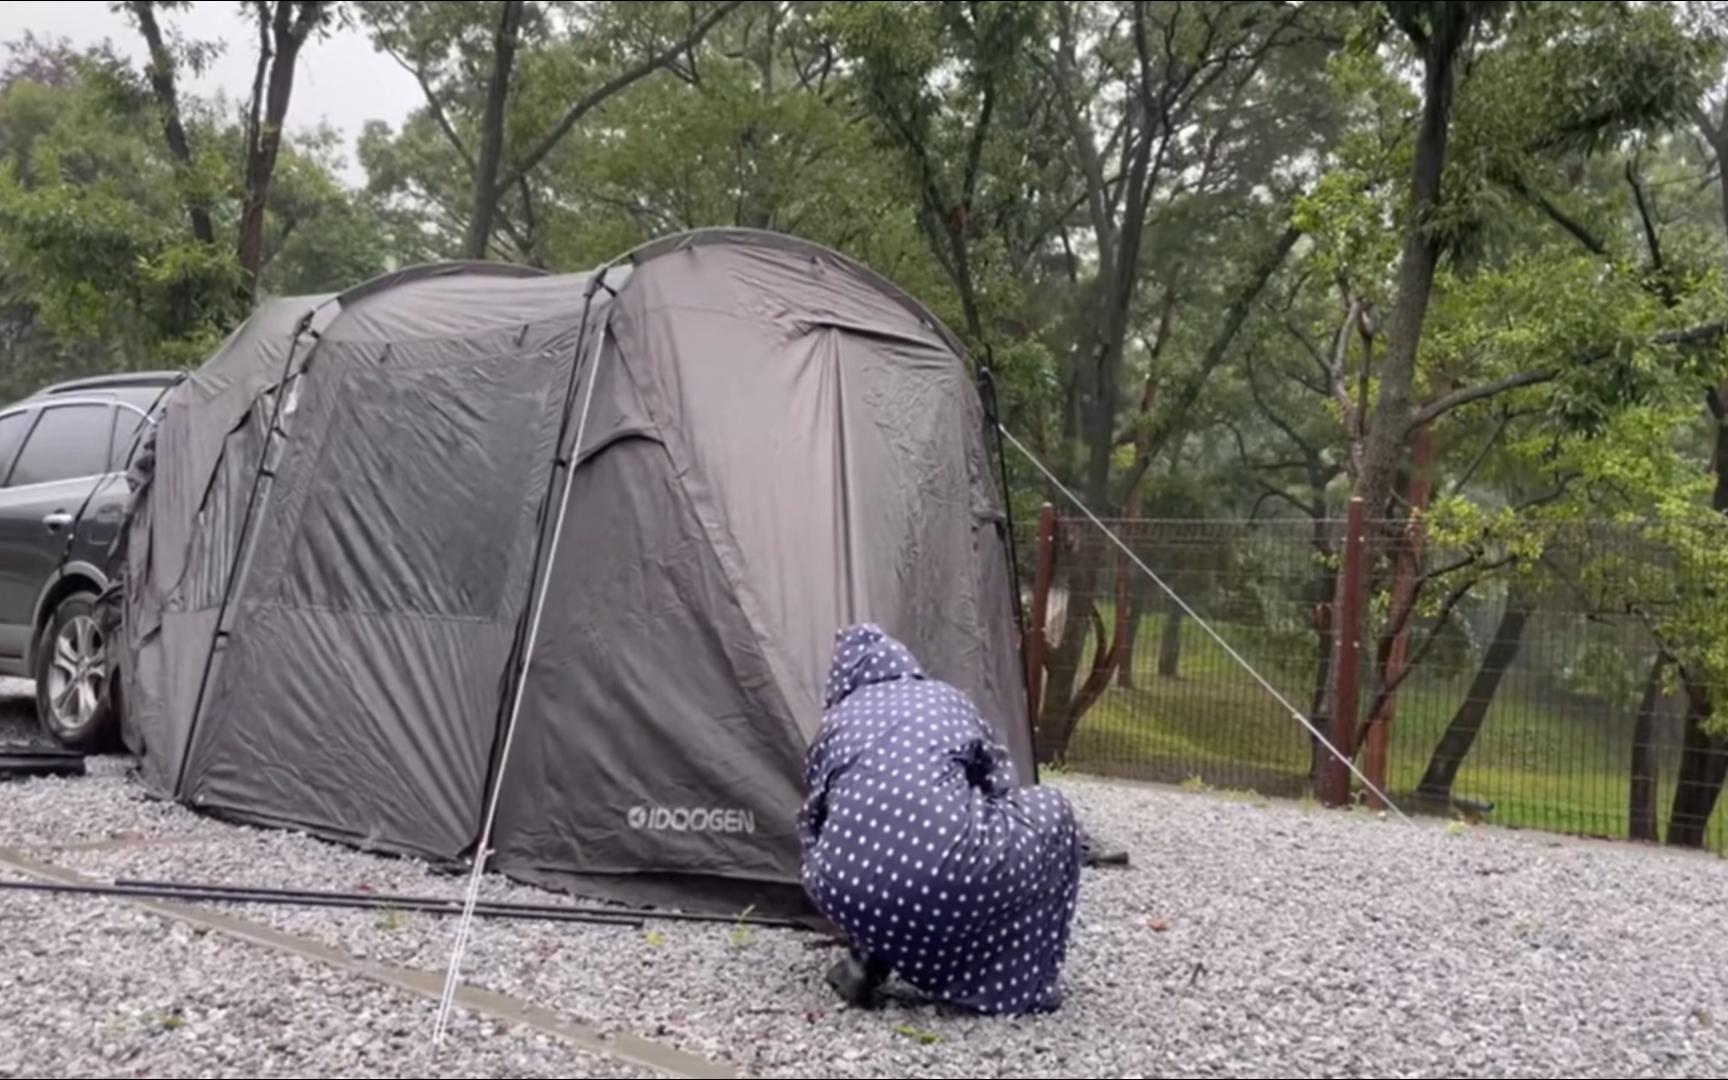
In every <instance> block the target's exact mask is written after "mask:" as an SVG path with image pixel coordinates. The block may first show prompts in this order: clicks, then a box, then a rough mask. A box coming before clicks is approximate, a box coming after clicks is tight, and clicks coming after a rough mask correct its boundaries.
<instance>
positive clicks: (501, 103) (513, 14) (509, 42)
mask: <svg viewBox="0 0 1728 1080" xmlns="http://www.w3.org/2000/svg"><path fill="white" fill-rule="evenodd" d="M525 6H526V0H505V4H504V9H503V11H502V13H501V14H500V16H499V19H498V29H497V31H496V32H495V33H494V34H493V38H492V76H491V79H490V81H489V82H488V83H487V85H486V109H485V112H484V113H483V115H482V118H481V122H480V156H479V157H478V158H477V159H476V160H475V163H474V203H473V209H472V211H471V212H470V214H469V217H468V238H467V240H466V241H464V243H463V252H462V253H463V255H465V256H466V257H467V258H470V259H484V258H485V257H486V256H487V254H488V252H489V251H490V250H491V247H492V233H493V230H494V229H495V228H496V222H497V219H498V199H499V197H500V195H501V194H502V190H501V186H500V184H499V173H500V172H501V171H502V169H503V163H504V125H505V121H506V119H507V110H508V106H509V104H510V81H511V77H512V76H513V75H514V74H515V69H516V47H517V45H518V44H519V43H520V41H521V37H522V18H523V13H524V12H523V9H524V7H525Z"/></svg>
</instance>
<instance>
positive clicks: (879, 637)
mask: <svg viewBox="0 0 1728 1080" xmlns="http://www.w3.org/2000/svg"><path fill="white" fill-rule="evenodd" d="M922 678H924V669H923V668H921V667H920V666H919V665H918V661H917V660H916V659H914V658H913V656H912V650H910V649H908V648H907V647H906V646H905V645H902V644H901V643H900V642H898V641H896V640H895V639H894V638H892V637H890V636H889V635H888V633H887V631H885V630H883V629H882V628H881V627H880V626H877V625H875V624H874V623H860V624H858V625H857V626H852V627H849V628H847V629H844V630H841V631H840V632H839V633H838V634H836V635H835V636H834V662H833V665H832V666H831V667H830V668H829V670H828V691H827V694H828V697H827V707H828V708H830V709H832V708H834V706H836V705H838V704H840V703H841V702H842V701H845V700H846V699H847V698H848V697H850V696H852V694H854V693H856V692H857V691H858V690H859V689H861V688H863V687H866V686H871V685H874V684H876V683H885V682H893V681H895V680H897V679H922Z"/></svg>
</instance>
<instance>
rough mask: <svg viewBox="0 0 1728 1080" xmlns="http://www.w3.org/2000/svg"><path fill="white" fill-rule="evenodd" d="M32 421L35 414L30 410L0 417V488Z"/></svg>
mask: <svg viewBox="0 0 1728 1080" xmlns="http://www.w3.org/2000/svg"><path fill="white" fill-rule="evenodd" d="M34 419H36V414H35V412H33V411H31V410H25V411H24V412H15V413H12V414H11V415H10V416H0V487H4V486H5V485H6V474H7V473H9V472H11V471H12V459H13V458H15V457H17V456H18V448H19V447H20V446H23V445H24V436H25V435H26V434H28V433H29V431H30V421H32V420H34Z"/></svg>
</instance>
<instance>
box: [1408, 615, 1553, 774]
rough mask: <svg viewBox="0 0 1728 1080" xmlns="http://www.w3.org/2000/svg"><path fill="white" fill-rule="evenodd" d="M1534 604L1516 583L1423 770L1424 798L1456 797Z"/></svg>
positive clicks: (1522, 640) (1517, 649) (1521, 644)
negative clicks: (1467, 687) (1472, 676)
mask: <svg viewBox="0 0 1728 1080" xmlns="http://www.w3.org/2000/svg"><path fill="white" fill-rule="evenodd" d="M1533 607H1534V605H1532V604H1531V603H1530V602H1529V601H1528V600H1527V599H1526V598H1524V597H1523V596H1521V595H1520V594H1519V591H1518V588H1517V586H1516V585H1513V586H1512V588H1511V589H1510V590H1509V592H1508V593H1507V596H1506V610H1505V612H1504V613H1503V614H1502V615H1501V616H1500V625H1499V627H1497V628H1496V629H1495V631H1494V640H1493V642H1491V643H1490V644H1489V646H1488V651H1487V652H1486V653H1484V654H1483V656H1482V664H1481V666H1480V667H1479V668H1477V669H1476V678H1475V679H1474V680H1473V681H1472V682H1471V684H1470V692H1469V694H1467V695H1466V696H1465V698H1464V701H1463V702H1462V703H1461V704H1460V705H1459V706H1458V711H1457V712H1456V713H1454V714H1453V716H1452V722H1451V723H1450V724H1448V725H1447V727H1446V733H1445V735H1443V736H1442V737H1441V739H1440V745H1439V746H1437V747H1435V748H1434V756H1433V757H1432V758H1430V759H1429V761H1428V771H1427V772H1426V773H1424V774H1423V776H1422V782H1421V784H1419V785H1418V786H1417V789H1416V791H1417V794H1418V795H1421V796H1422V797H1424V798H1428V799H1435V800H1447V801H1450V800H1451V798H1452V785H1453V784H1454V783H1456V782H1457V780H1458V770H1459V769H1460V768H1462V767H1463V765H1464V759H1465V758H1467V757H1469V756H1470V750H1471V748H1472V747H1474V746H1475V745H1476V736H1478V735H1480V734H1481V733H1482V725H1483V724H1484V723H1486V722H1487V720H1488V711H1489V709H1490V708H1492V707H1493V705H1494V698H1495V695H1497V694H1498V693H1499V692H1500V681H1501V679H1503V678H1504V677H1505V675H1506V671H1507V669H1508V668H1510V667H1511V666H1512V662H1513V661H1514V660H1516V659H1517V658H1518V651H1519V649H1520V648H1522V647H1523V644H1524V628H1525V626H1526V625H1527V624H1528V623H1529V621H1530V613H1531V610H1532V608H1533Z"/></svg>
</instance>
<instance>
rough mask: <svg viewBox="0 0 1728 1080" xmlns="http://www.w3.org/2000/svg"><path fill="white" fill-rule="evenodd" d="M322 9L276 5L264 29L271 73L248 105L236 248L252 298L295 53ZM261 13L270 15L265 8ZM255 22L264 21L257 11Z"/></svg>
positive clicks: (284, 0) (264, 59) (264, 58)
mask: <svg viewBox="0 0 1728 1080" xmlns="http://www.w3.org/2000/svg"><path fill="white" fill-rule="evenodd" d="M323 8H324V5H323V4H322V3H293V2H291V0H277V3H276V4H275V7H274V11H273V12H272V13H271V14H270V25H269V26H268V27H265V28H263V42H264V44H263V48H264V51H263V53H262V55H261V56H260V58H259V64H260V66H262V65H264V64H265V63H268V65H269V69H270V70H269V78H268V85H267V88H262V89H263V90H264V97H263V101H262V102H259V101H256V100H255V101H254V102H253V104H252V130H251V131H249V132H248V133H247V144H248V145H247V148H246V205H245V207H244V209H243V210H242V211H241V214H240V241H239V244H238V245H237V250H238V252H239V261H240V269H241V271H242V272H243V273H244V274H245V276H246V288H247V289H248V290H249V291H251V292H252V293H254V294H256V293H257V291H258V275H259V274H260V273H262V272H263V269H264V212H265V210H266V209H267V208H268V206H269V204H270V188H271V185H272V183H273V182H274V180H275V176H276V160H277V158H278V157H279V156H280V154H281V151H282V126H283V123H284V122H285V121H286V120H287V118H288V104H289V102H290V101H291V100H292V98H293V96H294V73H295V69H296V67H297V66H298V64H299V61H300V50H301V49H302V48H303V47H304V46H305V44H306V40H307V38H308V37H310V36H311V33H312V31H313V29H314V28H315V27H316V26H317V24H318V22H319V20H320V19H322V17H323ZM296 9H298V15H296ZM264 10H269V8H268V6H266V8H265V9H264ZM259 18H260V19H261V20H262V19H263V18H264V14H263V12H262V11H261V12H260V14H259ZM255 92H256V90H255ZM260 107H261V108H262V112H261V113H260Z"/></svg>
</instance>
